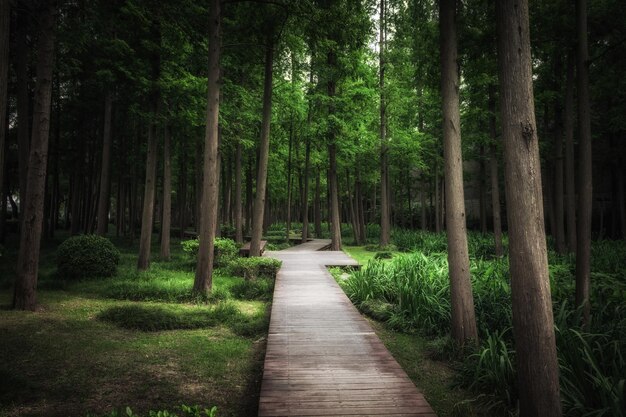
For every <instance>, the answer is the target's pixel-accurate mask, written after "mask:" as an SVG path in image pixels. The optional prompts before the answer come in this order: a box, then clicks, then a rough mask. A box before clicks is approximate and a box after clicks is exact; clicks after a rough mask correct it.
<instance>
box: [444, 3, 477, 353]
mask: <svg viewBox="0 0 626 417" xmlns="http://www.w3.org/2000/svg"><path fill="white" fill-rule="evenodd" d="M439 7H440V12H439V16H440V31H441V32H440V36H441V38H440V42H441V44H440V45H441V97H442V101H443V153H444V163H445V173H446V174H445V184H446V188H445V190H446V191H445V192H446V232H447V235H448V265H449V269H450V297H451V307H452V311H451V315H452V317H451V318H452V337H453V338H454V340H456V341H457V342H458V343H461V344H463V343H466V342H468V341H476V340H477V339H478V332H477V329H476V317H475V314H474V299H473V297H472V284H471V281H470V270H469V254H468V249H467V231H466V225H465V198H464V194H463V156H462V154H461V120H460V113H459V74H458V71H457V40H456V0H441V1H440V3H439Z"/></svg>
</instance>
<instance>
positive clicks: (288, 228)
mask: <svg viewBox="0 0 626 417" xmlns="http://www.w3.org/2000/svg"><path fill="white" fill-rule="evenodd" d="M292 148H293V113H292V114H291V121H290V123H289V151H288V155H287V213H286V214H287V219H286V227H285V229H287V230H286V232H285V233H286V237H285V239H286V240H287V242H289V236H290V235H291V189H292V188H293V187H292V186H293V184H292V183H293V181H292V180H291V178H292V175H291V150H292Z"/></svg>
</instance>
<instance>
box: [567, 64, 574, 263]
mask: <svg viewBox="0 0 626 417" xmlns="http://www.w3.org/2000/svg"><path fill="white" fill-rule="evenodd" d="M575 69H576V67H575V62H574V55H573V54H570V55H569V56H568V58H567V79H566V82H565V116H564V119H565V120H564V124H565V175H564V177H565V199H566V200H565V207H566V211H565V217H566V221H567V228H566V231H567V248H568V250H569V251H570V252H575V251H576V182H575V178H576V177H575V172H574V72H575Z"/></svg>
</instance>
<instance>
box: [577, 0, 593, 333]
mask: <svg viewBox="0 0 626 417" xmlns="http://www.w3.org/2000/svg"><path fill="white" fill-rule="evenodd" d="M576 22H577V25H576V26H577V32H578V53H577V54H576V58H577V62H576V69H577V71H578V72H577V77H576V80H577V81H578V90H577V91H578V129H579V132H580V133H579V138H578V225H577V229H576V231H577V235H576V305H578V306H583V324H588V323H589V314H590V308H589V291H590V287H591V277H590V273H591V210H592V198H593V190H592V181H591V180H592V178H591V176H592V172H591V114H590V109H589V51H588V48H587V1H586V0H577V1H576Z"/></svg>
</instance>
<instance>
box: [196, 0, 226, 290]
mask: <svg viewBox="0 0 626 417" xmlns="http://www.w3.org/2000/svg"><path fill="white" fill-rule="evenodd" d="M220 27H221V12H220V1H219V0H211V2H210V5H209V73H208V96H207V112H206V130H205V136H204V161H203V162H204V163H203V173H204V181H203V184H202V204H201V206H200V208H201V214H200V229H199V234H198V238H199V239H200V247H199V248H198V263H197V266H196V277H195V281H194V284H193V291H194V292H195V293H198V294H204V295H207V294H208V293H210V291H211V287H212V284H213V259H214V256H215V255H214V248H215V229H216V225H217V206H218V190H219V178H218V158H219V154H218V152H219V149H218V147H219V134H218V121H219V111H220V80H219V78H220V48H221V33H220Z"/></svg>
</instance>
